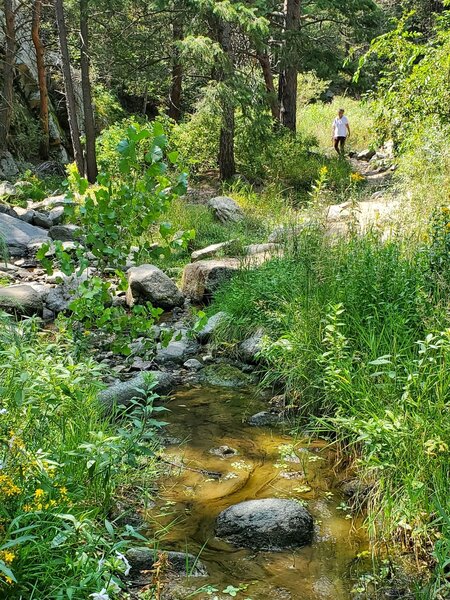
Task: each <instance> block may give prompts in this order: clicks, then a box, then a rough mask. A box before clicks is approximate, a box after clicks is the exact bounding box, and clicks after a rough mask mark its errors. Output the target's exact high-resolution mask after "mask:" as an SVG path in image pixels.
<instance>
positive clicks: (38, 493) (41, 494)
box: [34, 488, 45, 500]
mask: <svg viewBox="0 0 450 600" xmlns="http://www.w3.org/2000/svg"><path fill="white" fill-rule="evenodd" d="M44 496H45V492H44V490H43V489H42V488H37V490H36V491H35V492H34V497H35V498H36V500H39V498H43V497H44Z"/></svg>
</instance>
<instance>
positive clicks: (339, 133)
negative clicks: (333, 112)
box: [331, 108, 350, 156]
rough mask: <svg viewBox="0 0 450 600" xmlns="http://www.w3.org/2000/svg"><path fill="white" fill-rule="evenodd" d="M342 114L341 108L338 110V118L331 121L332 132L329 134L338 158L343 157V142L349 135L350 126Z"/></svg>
mask: <svg viewBox="0 0 450 600" xmlns="http://www.w3.org/2000/svg"><path fill="white" fill-rule="evenodd" d="M344 112H345V111H344V109H343V108H340V109H339V111H338V116H337V117H336V118H335V119H334V121H333V131H332V134H331V135H332V141H333V144H334V149H335V150H336V152H337V153H338V154H339V156H344V150H345V140H346V139H347V138H348V137H349V135H350V124H349V122H348V119H347V117H346V116H345V115H344Z"/></svg>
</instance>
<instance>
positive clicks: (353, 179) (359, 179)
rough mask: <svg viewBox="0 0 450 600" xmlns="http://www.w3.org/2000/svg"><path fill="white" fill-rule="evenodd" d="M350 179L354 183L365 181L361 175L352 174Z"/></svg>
mask: <svg viewBox="0 0 450 600" xmlns="http://www.w3.org/2000/svg"><path fill="white" fill-rule="evenodd" d="M350 179H351V180H352V181H364V177H363V176H362V175H361V173H352V174H351V175H350Z"/></svg>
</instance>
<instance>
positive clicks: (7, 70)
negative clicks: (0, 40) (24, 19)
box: [0, 0, 16, 152]
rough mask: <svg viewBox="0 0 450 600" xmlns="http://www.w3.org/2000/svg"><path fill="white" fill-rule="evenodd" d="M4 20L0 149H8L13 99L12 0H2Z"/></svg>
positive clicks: (13, 30) (13, 29)
mask: <svg viewBox="0 0 450 600" xmlns="http://www.w3.org/2000/svg"><path fill="white" fill-rule="evenodd" d="M4 11H5V22H6V29H5V32H6V49H5V62H4V68H3V94H2V102H1V105H0V151H2V152H4V151H6V150H7V149H8V138H9V130H10V128H11V119H12V114H13V101H14V88H13V84H14V60H15V54H16V32H15V19H14V6H13V0H4Z"/></svg>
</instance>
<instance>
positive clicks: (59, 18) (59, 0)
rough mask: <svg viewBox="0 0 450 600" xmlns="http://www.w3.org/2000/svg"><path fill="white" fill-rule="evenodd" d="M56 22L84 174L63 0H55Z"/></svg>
mask: <svg viewBox="0 0 450 600" xmlns="http://www.w3.org/2000/svg"><path fill="white" fill-rule="evenodd" d="M55 13H56V24H57V26H58V37H59V46H60V50H61V69H62V74H63V79H64V88H65V90H66V103H67V115H68V117H69V128H70V137H71V139H72V147H73V154H74V158H75V163H76V165H77V168H78V172H79V173H80V175H84V162H83V149H82V147H81V140H80V130H79V128H78V122H77V111H76V103H75V93H74V90H73V81H72V74H71V72H70V56H69V48H68V45H67V32H66V23H65V19H64V8H63V0H55Z"/></svg>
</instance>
